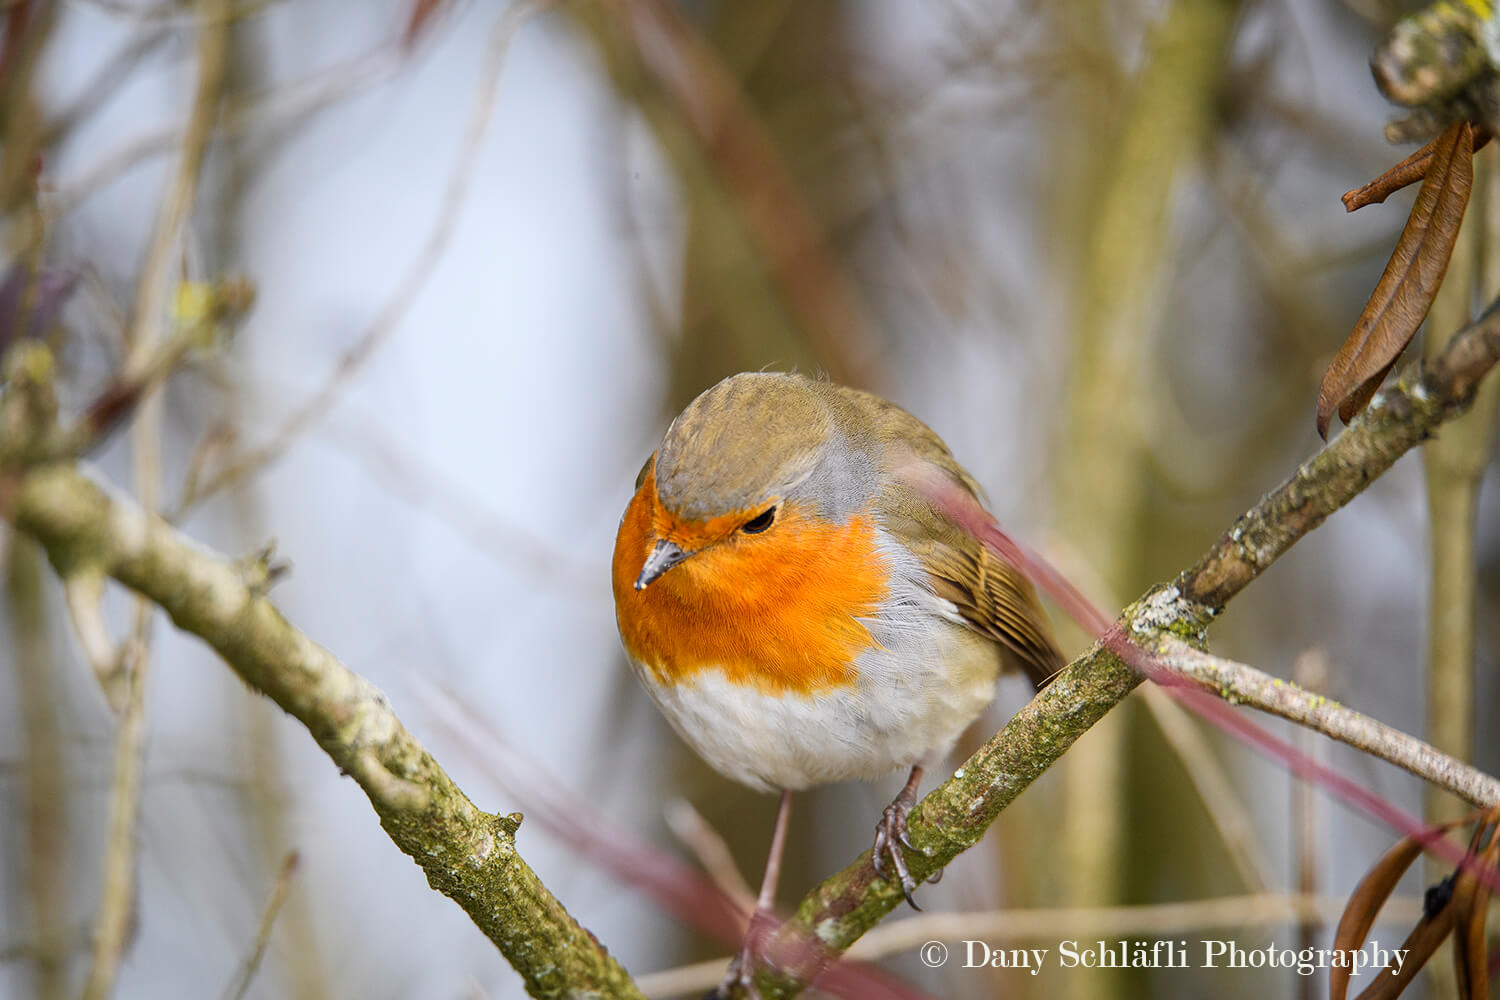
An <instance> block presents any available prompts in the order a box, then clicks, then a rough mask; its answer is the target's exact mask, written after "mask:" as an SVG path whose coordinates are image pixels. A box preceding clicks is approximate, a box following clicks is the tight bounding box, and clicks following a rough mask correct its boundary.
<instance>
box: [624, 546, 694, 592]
mask: <svg viewBox="0 0 1500 1000" xmlns="http://www.w3.org/2000/svg"><path fill="white" fill-rule="evenodd" d="M690 554H691V553H688V552H684V551H682V548H681V547H680V546H679V545H677V544H676V543H675V542H669V541H667V540H666V539H665V538H663V539H662V540H660V541H659V542H657V543H656V548H654V549H652V550H651V554H650V555H649V556H647V557H646V565H644V566H642V567H641V575H640V576H638V577H636V578H635V589H636V590H645V589H646V586H647V584H649V583H650V582H651V581H652V580H655V579H656V578H657V577H659V576H661V575H662V574H663V573H665V572H666V571H667V570H669V569H671V568H672V567H673V566H676V565H677V564H678V563H680V562H682V561H683V560H684V559H686V558H687V557H688V556H689V555H690Z"/></svg>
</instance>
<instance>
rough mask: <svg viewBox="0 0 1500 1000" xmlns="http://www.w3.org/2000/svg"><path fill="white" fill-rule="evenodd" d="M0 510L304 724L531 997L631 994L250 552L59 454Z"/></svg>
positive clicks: (492, 819) (491, 818) (509, 834)
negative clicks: (215, 656) (288, 604)
mask: <svg viewBox="0 0 1500 1000" xmlns="http://www.w3.org/2000/svg"><path fill="white" fill-rule="evenodd" d="M13 489H14V492H13V493H12V494H11V496H10V498H9V499H10V500H11V504H10V505H9V507H8V509H7V510H6V514H7V515H8V516H9V517H10V518H11V519H13V521H14V522H15V525H16V527H17V528H18V529H20V530H21V531H23V532H25V533H26V534H28V535H31V536H32V537H34V538H36V539H37V540H38V541H40V542H41V543H42V545H43V547H44V548H46V550H47V554H48V557H49V558H50V560H51V561H52V564H53V566H54V567H55V568H56V569H57V571H58V573H59V574H60V575H61V576H62V577H63V579H64V580H67V579H68V578H69V577H71V576H72V575H73V574H74V573H77V572H88V571H97V572H103V573H105V574H107V575H109V576H112V577H114V578H115V579H116V580H119V581H120V582H121V583H123V584H125V585H126V586H127V587H130V588H131V589H132V590H135V591H137V592H138V593H140V594H142V595H144V596H146V597H148V598H150V599H151V600H153V601H155V602H156V603H158V604H160V605H161V607H162V608H163V609H164V610H165V611H166V612H167V613H168V614H169V615H171V617H172V620H173V621H174V622H175V623H176V624H177V626H178V627H179V628H181V629H183V630H184V631H187V632H191V633H193V634H194V635H197V636H199V637H200V638H202V639H203V640H204V641H205V642H207V643H208V644H209V645H210V646H211V647H213V649H214V650H215V651H217V652H218V653H219V654H220V655H221V656H222V657H223V658H224V660H225V662H226V663H228V664H229V666H230V667H231V668H233V669H234V671H235V672H236V673H237V674H239V676H240V677H241V678H242V679H244V681H245V682H246V683H247V684H249V685H251V686H252V687H254V688H255V689H257V690H259V691H261V692H262V693H264V694H265V695H267V696H268V697H270V698H271V700H272V701H274V702H276V704H278V705H280V706H281V707H282V709H284V710H285V711H286V712H287V713H288V714H290V715H292V716H293V717H294V718H296V719H297V720H298V721H299V722H301V723H302V724H303V725H304V726H306V727H307V729H308V731H309V732H310V733H312V735H313V737H314V738H315V739H316V740H317V741H318V745H319V746H321V747H322V748H323V750H324V752H326V753H327V754H328V756H329V757H331V758H332V759H333V761H334V763H335V764H337V765H338V766H339V768H340V769H341V770H342V771H343V772H344V773H346V774H348V775H349V776H351V777H352V778H353V779H354V780H355V781H356V782H357V783H358V784H359V786H360V788H361V789H363V790H364V792H365V794H366V795H368V796H369V799H370V804H371V805H372V806H374V808H375V812H376V814H377V815H378V816H379V817H380V823H381V825H382V826H383V827H384V828H385V831H386V833H387V834H389V836H390V838H391V839H392V840H393V841H395V843H396V846H397V847H399V848H401V850H402V851H404V852H405V853H406V854H408V855H410V856H411V857H412V858H413V860H415V861H416V862H417V864H418V865H420V866H421V868H422V870H423V871H424V872H426V874H427V880H428V883H429V884H430V885H432V887H433V888H435V889H437V890H438V891H439V892H442V893H443V894H444V895H446V896H448V897H449V898H451V899H453V900H454V901H455V902H456V903H458V904H459V905H460V906H461V907H463V908H464V911H465V912H467V913H468V914H469V916H470V918H471V919H472V920H473V921H474V923H475V924H476V925H477V926H478V927H479V929H480V930H481V931H483V932H484V933H485V934H486V935H487V936H488V937H489V938H490V940H492V941H494V942H495V944H496V946H497V947H499V949H500V951H501V952H502V953H503V954H504V955H505V956H506V958H507V959H508V960H509V961H510V964H511V965H512V966H513V967H514V968H515V969H516V971H517V972H519V973H520V974H521V976H522V977H523V978H524V979H525V981H526V988H527V990H528V991H529V992H530V993H531V995H532V996H536V997H562V996H577V995H579V994H587V993H590V992H592V993H594V994H597V995H600V996H609V997H639V996H640V993H639V992H638V991H637V990H636V989H635V987H634V985H633V984H632V983H631V981H630V978H629V977H628V976H627V975H626V973H625V971H624V970H623V969H622V968H621V967H620V966H619V964H618V963H616V962H615V960H614V959H613V958H611V957H610V955H609V954H608V952H606V951H605V950H604V949H603V948H602V947H600V945H599V944H598V942H597V941H596V940H595V939H594V937H593V936H592V935H591V934H589V933H588V932H587V931H586V930H584V929H583V928H582V927H580V926H579V925H578V924H577V923H576V922H575V921H574V920H573V918H572V917H571V916H569V914H568V913H567V911H566V910H565V909H564V908H563V906H562V904H561V903H560V902H558V901H557V899H556V898H554V897H553V896H552V894H551V893H550V892H548V891H547V889H546V888H545V887H544V886H543V885H542V883H541V881H540V880H539V879H538V878H537V877H536V874H535V873H534V872H533V871H532V870H531V868H530V867H528V866H527V864H526V863H525V861H523V860H522V859H521V857H520V855H519V854H518V853H517V852H516V848H515V831H516V828H517V827H518V826H519V825H520V822H521V817H520V815H519V814H512V815H510V816H496V815H491V814H489V813H486V812H483V811H481V810H480V809H478V808H477V807H476V806H475V805H474V804H473V803H472V802H470V801H469V799H468V797H467V796H466V795H464V793H463V791H462V790H461V789H459V787H458V786H457V785H455V784H454V783H453V780H452V779H451V778H450V777H449V776H448V774H447V773H446V772H445V771H444V770H443V769H442V767H441V766H439V764H438V763H437V761H435V760H434V759H433V758H432V756H431V755H430V754H428V753H427V751H426V750H425V749H424V748H423V747H422V745H421V744H420V743H418V742H417V740H416V739H415V737H413V736H412V734H411V733H410V732H408V731H407V729H406V727H405V726H403V725H402V724H401V720H400V719H399V718H397V716H396V714H395V713H394V712H393V711H392V710H391V707H390V704H389V702H387V700H386V697H385V695H384V694H382V693H381V692H380V691H379V690H378V689H376V688H375V686H374V685H372V684H370V682H369V681H367V680H365V679H364V678H362V677H360V676H359V675H357V674H355V673H353V672H352V671H351V670H349V668H347V667H346V666H344V664H342V663H340V662H339V661H338V659H337V658H336V657H334V656H333V654H331V653H329V652H328V651H327V650H326V649H324V648H322V647H321V646H319V645H317V644H316V643H314V642H313V641H312V640H311V639H309V638H308V637H307V636H306V635H304V634H303V633H302V632H300V631H298V630H297V629H296V628H294V627H293V626H292V625H290V624H289V623H288V622H287V621H286V619H285V618H283V617H282V616H281V612H280V611H278V610H277V609H276V606H275V605H274V604H272V603H271V601H269V600H268V599H267V598H266V596H265V594H264V592H263V576H264V574H263V572H262V570H263V568H264V567H263V566H246V565H234V564H232V563H230V562H229V561H227V560H225V559H224V558H222V557H220V556H217V555H215V554H213V553H211V552H209V551H207V550H205V549H204V548H203V547H202V546H200V545H197V544H196V543H194V542H191V541H190V540H188V539H187V538H185V537H183V536H182V535H180V534H179V533H177V532H176V531H175V530H173V529H172V528H171V527H170V526H169V525H168V524H167V523H166V522H165V521H163V520H161V519H160V518H159V517H156V516H154V515H149V514H147V513H146V512H144V511H142V510H141V509H140V508H139V507H137V506H135V505H134V504H133V503H131V502H130V501H129V500H126V499H124V498H122V497H119V496H115V495H111V494H109V493H106V492H105V491H104V490H103V489H101V488H100V487H99V486H97V485H96V484H95V483H93V482H92V481H90V480H89V479H87V478H85V477H84V476H83V475H81V474H80V473H79V472H78V471H77V469H75V468H74V467H72V466H71V465H70V464H50V465H44V466H39V467H36V468H33V469H30V470H27V471H25V472H22V473H20V474H19V476H18V478H17V480H16V481H15V482H14V486H13Z"/></svg>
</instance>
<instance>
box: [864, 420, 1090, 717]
mask: <svg viewBox="0 0 1500 1000" xmlns="http://www.w3.org/2000/svg"><path fill="white" fill-rule="evenodd" d="M859 396H860V397H862V398H859V399H857V400H854V401H853V402H855V403H856V404H857V405H859V406H861V407H862V408H864V409H865V414H864V418H865V420H866V421H867V424H866V426H873V427H875V428H877V431H876V435H877V437H878V438H879V439H880V441H881V442H882V444H880V445H877V447H881V448H882V450H884V451H885V452H886V461H887V463H888V467H889V466H890V465H893V464H894V463H896V462H901V461H909V460H911V459H916V460H918V461H921V462H925V463H929V464H930V465H932V466H935V467H936V468H937V469H938V470H940V471H941V472H942V473H944V474H945V475H947V476H948V477H950V478H952V479H953V480H954V481H955V482H956V483H957V484H958V485H960V486H961V487H962V488H963V489H964V490H965V491H966V492H968V493H969V494H970V495H971V496H973V497H974V499H975V501H976V502H980V503H982V502H983V500H982V497H981V495H980V490H979V485H978V484H977V483H976V482H975V481H974V477H972V476H970V475H969V473H968V472H967V471H965V470H964V468H963V466H961V465H959V464H958V461H957V460H956V459H955V458H954V457H953V454H952V452H950V451H949V450H948V446H947V445H946V444H944V443H943V441H942V439H941V438H939V437H938V436H937V434H935V433H934V432H933V431H932V430H931V428H929V427H928V426H927V425H926V424H924V423H922V422H921V421H920V420H918V419H917V418H916V417H913V416H912V415H911V414H909V413H907V412H906V411H905V410H903V409H901V408H900V407H898V406H896V405H895V404H893V403H888V402H886V401H885V400H883V399H880V398H879V397H876V396H871V395H868V394H865V393H859ZM880 506H881V508H882V513H883V515H884V519H885V522H886V526H887V530H890V531H891V532H892V533H894V534H895V535H896V536H897V537H898V538H899V539H900V540H901V541H902V542H903V543H905V544H906V546H907V547H908V548H910V549H911V551H912V552H913V553H915V554H916V556H917V558H918V560H919V561H920V562H921V564H922V567H923V568H924V569H925V570H926V571H927V575H928V578H929V584H930V586H931V587H932V589H933V591H934V592H935V593H936V594H937V595H938V596H939V597H942V598H944V599H945V600H948V601H950V602H952V603H953V605H954V607H955V608H956V609H957V610H958V614H959V616H960V618H961V619H962V621H963V623H964V624H965V625H967V626H968V627H969V628H971V629H973V630H974V631H975V632H978V633H979V634H980V635H983V636H987V637H989V638H991V639H993V640H995V641H996V642H998V643H1000V644H1001V645H1002V646H1004V647H1005V648H1006V649H1007V650H1008V651H1009V653H1010V654H1011V655H1010V657H1009V659H1010V660H1011V661H1012V666H1014V667H1019V668H1020V669H1021V670H1022V671H1024V672H1025V674H1026V676H1027V677H1029V678H1030V679H1031V682H1032V683H1033V684H1034V685H1035V686H1036V687H1037V688H1038V689H1039V690H1040V689H1041V687H1042V686H1043V685H1044V684H1046V683H1047V681H1049V680H1051V678H1052V677H1053V676H1054V675H1055V674H1056V673H1057V672H1058V671H1059V670H1060V669H1062V667H1063V665H1064V663H1065V662H1066V661H1065V660H1064V659H1063V655H1062V653H1061V651H1059V650H1058V648H1057V643H1056V640H1054V639H1053V637H1052V626H1051V623H1050V622H1049V621H1048V619H1047V613H1046V612H1045V611H1044V610H1042V607H1041V604H1040V603H1039V602H1038V601H1037V596H1036V590H1035V589H1034V588H1033V587H1032V585H1031V581H1030V580H1028V579H1027V578H1026V577H1025V575H1024V574H1022V572H1021V571H1020V570H1019V569H1017V568H1016V567H1015V566H1012V565H1011V564H1010V563H1009V562H1007V561H1006V560H1004V559H1002V558H1001V557H999V556H997V555H995V554H994V553H993V552H991V551H990V549H989V548H987V547H986V546H985V545H984V544H983V543H981V542H980V541H979V539H977V538H975V537H974V536H973V535H972V534H970V533H969V532H967V531H965V530H964V529H963V528H961V527H960V526H959V525H957V524H955V523H954V522H953V521H952V520H951V519H950V518H949V517H947V516H946V515H945V514H944V513H943V512H942V511H940V510H939V509H938V508H937V507H936V506H935V505H934V503H933V501H932V500H931V499H930V498H928V497H925V496H923V495H921V494H920V493H919V492H918V491H917V490H915V489H914V488H912V486H910V485H908V484H907V483H904V482H901V481H899V480H897V479H895V478H894V477H892V478H889V479H888V480H887V483H886V485H885V487H884V489H883V492H882V495H881V498H880Z"/></svg>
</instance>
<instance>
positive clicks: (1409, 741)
mask: <svg viewBox="0 0 1500 1000" xmlns="http://www.w3.org/2000/svg"><path fill="white" fill-rule="evenodd" d="M1158 652H1159V654H1160V655H1159V657H1158V660H1159V663H1160V665H1161V666H1164V667H1167V668H1168V669H1170V670H1174V671H1176V672H1177V673H1179V674H1180V675H1181V676H1183V677H1185V678H1188V679H1190V680H1192V681H1195V682H1197V683H1198V684H1201V685H1203V686H1204V687H1207V688H1208V689H1210V690H1212V691H1214V692H1216V693H1218V694H1219V695H1220V696H1221V697H1223V698H1225V699H1226V700H1228V701H1230V702H1234V703H1237V704H1243V705H1249V706H1250V707H1252V708H1258V709H1260V710H1261V711H1263V712H1269V713H1271V714H1272V715H1279V716H1280V717H1281V718H1283V719H1289V720H1291V721H1292V722H1296V723H1298V724H1300V725H1303V726H1306V727H1307V728H1309V729H1313V730H1316V731H1317V732H1320V733H1323V734H1324V735H1325V736H1330V737H1332V738H1333V739H1336V740H1338V741H1339V742H1341V743H1347V744H1349V745H1350V746H1352V747H1354V748H1355V749H1358V750H1363V751H1364V752H1365V753H1368V754H1370V755H1371V756H1374V757H1379V758H1380V759H1381V760H1384V761H1389V762H1390V763H1392V764H1395V765H1396V766H1397V767H1399V768H1402V769H1404V770H1407V771H1410V772H1411V773H1412V774H1415V775H1416V776H1417V777H1419V778H1425V779H1426V780H1428V781H1430V782H1432V783H1433V784H1435V785H1438V786H1440V787H1442V788H1446V789H1447V790H1448V791H1450V792H1452V793H1453V794H1454V795H1457V796H1459V797H1460V798H1462V799H1464V800H1465V801H1467V802H1471V803H1473V804H1474V805H1476V806H1492V805H1500V780H1497V779H1496V778H1493V777H1491V776H1490V775H1488V774H1485V773H1484V772H1483V771H1480V770H1478V769H1477V768H1473V767H1470V766H1469V765H1468V764H1465V763H1464V762H1463V761H1459V760H1454V759H1453V758H1452V757H1449V756H1448V755H1447V754H1444V753H1440V752H1439V751H1438V750H1437V749H1436V748H1434V747H1432V746H1430V745H1429V744H1426V743H1423V742H1422V741H1421V740H1419V739H1417V738H1416V737H1414V736H1408V735H1407V734H1405V733H1403V732H1401V731H1400V730H1398V729H1395V728H1393V727H1391V726H1388V725H1386V724H1385V723H1383V722H1379V721H1376V720H1375V719H1372V718H1370V717H1369V716H1367V715H1361V714H1360V713H1359V712H1356V711H1354V710H1353V709H1351V708H1345V707H1344V706H1343V705H1340V704H1339V703H1338V702H1336V701H1330V700H1329V699H1327V698H1325V697H1323V696H1322V695H1320V694H1314V693H1313V692H1311V691H1306V690H1304V689H1302V688H1300V687H1298V686H1297V685H1295V684H1293V683H1291V682H1289V681H1284V680H1282V679H1280V678H1279V677H1272V676H1270V675H1269V674H1265V673H1262V672H1261V671H1259V670H1256V669H1255V668H1254V667H1250V666H1246V665H1245V664H1243V663H1236V662H1234V661H1233V660H1225V659H1222V658H1221V657H1217V656H1211V655H1209V654H1208V653H1205V652H1203V651H1201V650H1198V649H1194V648H1193V647H1192V646H1189V645H1188V644H1187V643H1185V642H1183V641H1182V640H1180V639H1177V638H1175V637H1172V636H1166V637H1164V638H1163V640H1162V647H1159V648H1158Z"/></svg>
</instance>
